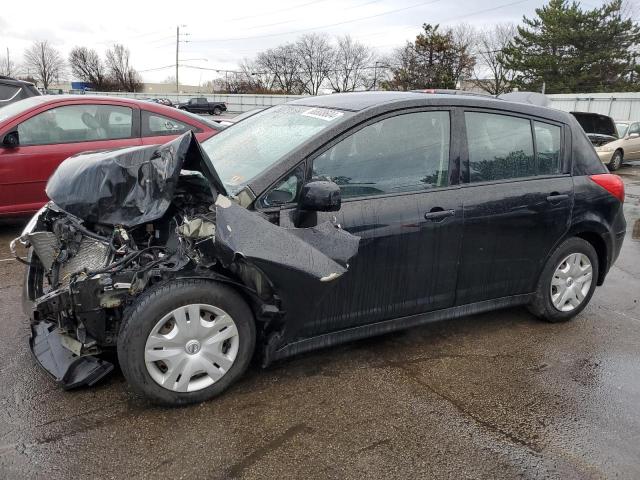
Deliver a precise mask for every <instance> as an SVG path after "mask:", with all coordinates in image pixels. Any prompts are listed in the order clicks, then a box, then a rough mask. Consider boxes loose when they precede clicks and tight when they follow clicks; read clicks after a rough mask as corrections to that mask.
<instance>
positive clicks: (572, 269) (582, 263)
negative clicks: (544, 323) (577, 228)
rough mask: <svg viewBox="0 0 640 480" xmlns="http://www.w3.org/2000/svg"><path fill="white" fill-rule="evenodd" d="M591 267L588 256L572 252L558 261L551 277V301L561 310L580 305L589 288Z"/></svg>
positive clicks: (567, 310)
mask: <svg viewBox="0 0 640 480" xmlns="http://www.w3.org/2000/svg"><path fill="white" fill-rule="evenodd" d="M592 280H593V269H592V267H591V262H590V261H589V257H587V256H586V255H584V254H582V253H572V254H571V255H569V256H567V257H566V258H565V259H564V260H562V261H561V262H560V264H559V265H558V268H556V271H555V273H554V274H553V278H552V279H551V303H553V306H554V307H556V308H557V309H558V310H560V311H561V312H570V311H571V310H573V309H575V308H577V307H579V306H580V304H581V303H582V302H583V301H584V299H585V297H586V296H587V294H588V293H589V289H590V288H591V282H592Z"/></svg>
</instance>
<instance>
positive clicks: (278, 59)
mask: <svg viewBox="0 0 640 480" xmlns="http://www.w3.org/2000/svg"><path fill="white" fill-rule="evenodd" d="M256 69H257V70H258V72H259V74H260V75H263V80H264V81H265V86H266V88H267V89H268V90H276V91H281V92H282V93H286V94H295V93H300V92H301V91H302V88H301V85H300V81H299V79H298V70H299V69H300V59H299V58H298V55H297V52H296V46H295V44H293V43H286V44H284V45H280V46H279V47H275V48H270V49H268V50H265V51H264V52H260V53H259V54H258V57H257V59H256Z"/></svg>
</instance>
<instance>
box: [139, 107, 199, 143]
mask: <svg viewBox="0 0 640 480" xmlns="http://www.w3.org/2000/svg"><path fill="white" fill-rule="evenodd" d="M190 129H191V127H190V126H189V125H187V124H186V123H182V122H179V121H177V120H174V119H173V118H169V117H165V116H164V115H160V114H157V113H152V112H148V111H146V110H143V111H142V136H143V137H155V136H159V135H181V134H183V133H184V132H186V131H187V130H190Z"/></svg>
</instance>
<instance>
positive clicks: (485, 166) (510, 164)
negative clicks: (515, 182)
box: [465, 112, 536, 182]
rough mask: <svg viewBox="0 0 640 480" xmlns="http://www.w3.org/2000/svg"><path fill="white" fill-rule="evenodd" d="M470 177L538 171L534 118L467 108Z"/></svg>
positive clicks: (506, 176)
mask: <svg viewBox="0 0 640 480" xmlns="http://www.w3.org/2000/svg"><path fill="white" fill-rule="evenodd" d="M465 123H466V127H467V141H468V146H469V181H470V182H488V181H492V180H503V179H509V178H520V177H529V176H533V175H536V167H535V162H534V154H533V136H532V134H531V122H530V121H529V120H527V119H525V118H519V117H512V116H508V115H499V114H494V113H480V112H466V113H465Z"/></svg>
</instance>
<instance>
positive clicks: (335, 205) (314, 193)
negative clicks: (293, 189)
mask: <svg viewBox="0 0 640 480" xmlns="http://www.w3.org/2000/svg"><path fill="white" fill-rule="evenodd" d="M341 204H342V199H341V197H340V187H339V186H338V185H336V184H335V183H333V182H328V181H325V180H314V181H311V182H308V183H305V184H304V185H303V186H302V191H301V192H300V200H299V201H298V208H299V209H300V210H305V211H308V212H337V211H338V210H340V205H341Z"/></svg>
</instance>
